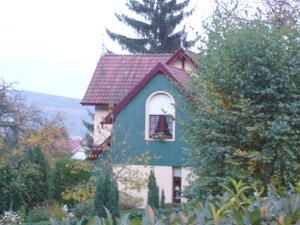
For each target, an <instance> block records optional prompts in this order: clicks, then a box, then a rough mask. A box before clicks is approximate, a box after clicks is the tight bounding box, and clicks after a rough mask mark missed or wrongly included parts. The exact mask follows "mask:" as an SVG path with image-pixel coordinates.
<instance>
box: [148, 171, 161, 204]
mask: <svg viewBox="0 0 300 225" xmlns="http://www.w3.org/2000/svg"><path fill="white" fill-rule="evenodd" d="M147 203H148V205H149V206H151V207H153V208H156V209H158V208H159V188H158V186H157V184H156V178H155V175H154V172H153V171H152V170H151V172H150V174H149V178H148V200H147Z"/></svg>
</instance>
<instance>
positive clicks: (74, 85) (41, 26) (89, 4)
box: [0, 0, 212, 99]
mask: <svg viewBox="0 0 300 225" xmlns="http://www.w3.org/2000/svg"><path fill="white" fill-rule="evenodd" d="M124 5H125V0H110V1H107V0H105V1H104V0H0V78H1V79H3V80H4V81H5V82H7V83H12V82H13V83H14V87H15V88H16V89H18V90H27V91H35V92H41V93H47V94H54V95H59V96H65V97H72V98H79V99H81V98H82V97H83V95H84V93H85V90H86V88H87V86H88V83H89V81H90V79H91V77H92V74H93V71H94V69H95V67H96V63H97V62H98V60H99V57H100V56H101V54H102V49H103V48H102V46H103V44H104V45H105V46H107V47H108V48H110V49H112V50H113V51H115V52H117V53H124V52H123V51H122V50H121V49H120V48H119V46H118V45H117V44H115V43H113V42H112V41H111V40H109V38H108V37H107V35H106V34H105V29H106V28H109V29H111V30H113V31H117V32H120V31H122V32H129V33H130V31H128V30H127V29H128V28H127V27H126V26H124V25H122V24H120V23H119V22H118V21H117V20H116V18H115V16H114V13H115V12H124V8H125V7H124ZM191 5H192V6H194V7H195V8H196V10H195V13H194V15H193V16H192V17H191V18H190V19H189V23H188V25H189V26H192V27H194V28H195V29H196V30H197V29H199V27H200V25H201V21H202V20H203V19H204V18H206V17H207V16H208V15H209V13H210V12H211V11H212V10H211V9H212V0H191Z"/></svg>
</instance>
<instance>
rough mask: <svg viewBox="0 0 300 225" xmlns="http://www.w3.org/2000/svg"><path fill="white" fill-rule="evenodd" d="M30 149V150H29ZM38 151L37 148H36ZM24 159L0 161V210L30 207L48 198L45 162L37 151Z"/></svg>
mask: <svg viewBox="0 0 300 225" xmlns="http://www.w3.org/2000/svg"><path fill="white" fill-rule="evenodd" d="M29 151H31V150H29ZM37 151H38V150H37ZM35 156H37V157H29V156H27V157H26V158H25V159H24V161H15V159H16V158H13V157H11V158H8V159H6V160H5V161H2V160H1V162H0V192H1V195H0V212H1V213H2V212H4V211H6V210H18V209H20V208H21V207H22V206H23V207H26V208H28V207H32V206H34V205H37V204H40V203H42V202H44V201H47V200H48V196H49V195H48V191H49V188H48V187H49V186H48V185H49V183H48V179H47V171H45V169H46V168H47V162H46V161H45V158H44V156H43V154H42V153H41V152H40V151H39V152H38V153H37V154H36V155H35Z"/></svg>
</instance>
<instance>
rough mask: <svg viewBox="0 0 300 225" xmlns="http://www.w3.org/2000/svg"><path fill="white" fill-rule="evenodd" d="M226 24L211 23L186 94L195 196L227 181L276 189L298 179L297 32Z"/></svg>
mask: <svg viewBox="0 0 300 225" xmlns="http://www.w3.org/2000/svg"><path fill="white" fill-rule="evenodd" d="M231 15H232V14H231ZM222 16H223V17H222ZM224 17H225V16H224V15H223V14H218V15H216V16H215V17H214V18H213V24H212V25H211V26H210V27H209V30H208V37H209V39H208V40H207V42H206V43H205V44H206V48H205V49H203V51H202V54H201V55H200V56H199V61H200V62H201V71H200V72H199V74H198V76H197V78H195V80H194V81H193V82H192V83H193V84H192V88H191V89H190V90H189V91H190V93H189V95H190V98H189V99H191V101H192V104H189V106H187V107H188V109H189V113H190V115H191V118H192V119H191V121H190V123H189V124H187V126H186V140H187V143H189V150H188V154H189V157H187V158H188V160H189V164H190V165H191V166H192V168H193V172H194V173H195V174H196V175H198V177H199V178H198V179H197V180H196V181H195V182H194V185H193V186H191V189H190V190H191V192H193V195H194V196H195V195H196V196H197V195H198V196H199V195H200V196H202V197H205V196H207V194H209V193H212V194H216V193H218V192H219V191H220V188H219V185H218V184H219V183H221V182H226V181H225V180H226V177H233V178H236V179H241V180H246V181H248V182H252V183H254V182H256V183H260V184H261V185H264V186H267V184H268V183H272V184H273V185H275V186H279V187H283V186H287V185H288V184H289V183H291V184H295V183H296V182H297V181H299V179H300V163H299V162H300V152H299V148H300V129H299V128H300V83H299V69H300V66H299V56H300V47H299V46H300V45H299V44H300V43H299V33H300V32H299V27H297V26H295V24H282V25H281V26H280V27H279V26H278V24H274V25H273V24H269V23H265V21H262V20H260V19H259V18H255V20H253V21H246V20H236V19H232V17H231V18H228V17H225V18H224ZM220 21H221V22H220ZM222 21H223V22H222ZM224 21H225V22H224Z"/></svg>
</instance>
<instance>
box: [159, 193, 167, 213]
mask: <svg viewBox="0 0 300 225" xmlns="http://www.w3.org/2000/svg"><path fill="white" fill-rule="evenodd" d="M165 205H166V197H165V191H164V189H162V190H161V195H160V208H162V209H163V208H165Z"/></svg>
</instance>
